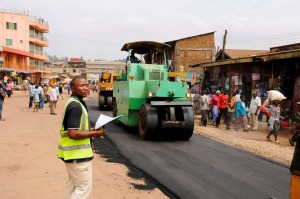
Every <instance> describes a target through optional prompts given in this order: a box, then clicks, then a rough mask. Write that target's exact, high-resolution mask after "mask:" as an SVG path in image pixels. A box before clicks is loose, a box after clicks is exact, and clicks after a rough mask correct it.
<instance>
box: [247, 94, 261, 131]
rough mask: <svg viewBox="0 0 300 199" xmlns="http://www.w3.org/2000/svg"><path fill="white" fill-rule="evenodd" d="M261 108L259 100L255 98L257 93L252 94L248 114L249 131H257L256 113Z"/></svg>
mask: <svg viewBox="0 0 300 199" xmlns="http://www.w3.org/2000/svg"><path fill="white" fill-rule="evenodd" d="M260 107H261V99H260V98H259V97H258V96H257V92H254V93H253V94H252V99H251V102H250V107H249V113H250V130H252V131H257V127H258V112H259V109H260Z"/></svg>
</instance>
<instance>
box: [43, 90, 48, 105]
mask: <svg viewBox="0 0 300 199" xmlns="http://www.w3.org/2000/svg"><path fill="white" fill-rule="evenodd" d="M42 88H43V93H44V95H43V98H44V104H46V103H48V95H47V92H48V85H47V84H45V85H44V86H43V87H42ZM44 108H45V107H44Z"/></svg>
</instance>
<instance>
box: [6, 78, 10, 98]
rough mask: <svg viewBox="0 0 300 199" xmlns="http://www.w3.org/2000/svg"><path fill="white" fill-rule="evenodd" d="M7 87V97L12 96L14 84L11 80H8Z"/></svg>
mask: <svg viewBox="0 0 300 199" xmlns="http://www.w3.org/2000/svg"><path fill="white" fill-rule="evenodd" d="M5 87H6V93H7V97H8V98H10V96H11V95H12V86H11V83H10V80H7V82H6V84H5Z"/></svg>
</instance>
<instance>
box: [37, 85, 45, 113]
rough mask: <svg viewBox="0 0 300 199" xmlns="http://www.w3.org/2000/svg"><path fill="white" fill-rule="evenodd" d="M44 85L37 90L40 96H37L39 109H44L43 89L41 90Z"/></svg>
mask: <svg viewBox="0 0 300 199" xmlns="http://www.w3.org/2000/svg"><path fill="white" fill-rule="evenodd" d="M43 87H44V85H41V84H40V85H39V87H38V89H39V90H40V95H39V98H40V103H39V109H45V108H44V103H45V100H44V89H43Z"/></svg>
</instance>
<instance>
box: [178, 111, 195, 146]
mask: <svg viewBox="0 0 300 199" xmlns="http://www.w3.org/2000/svg"><path fill="white" fill-rule="evenodd" d="M181 108H182V113H183V118H184V121H185V128H184V129H183V131H181V132H180V133H179V134H178V137H179V139H181V140H188V139H190V138H191V137H192V135H193V131H194V118H193V108H192V107H181Z"/></svg>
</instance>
